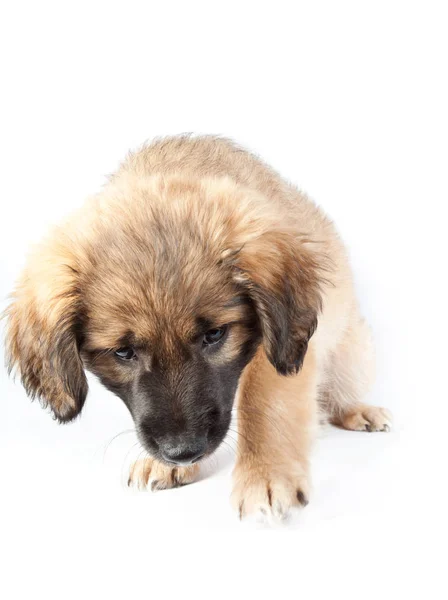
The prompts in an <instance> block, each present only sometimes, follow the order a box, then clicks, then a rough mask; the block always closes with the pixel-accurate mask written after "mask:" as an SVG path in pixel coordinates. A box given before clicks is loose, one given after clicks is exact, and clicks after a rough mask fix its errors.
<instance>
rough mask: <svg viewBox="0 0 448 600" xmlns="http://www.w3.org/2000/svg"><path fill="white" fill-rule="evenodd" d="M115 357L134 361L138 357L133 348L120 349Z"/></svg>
mask: <svg viewBox="0 0 448 600" xmlns="http://www.w3.org/2000/svg"><path fill="white" fill-rule="evenodd" d="M115 356H118V358H121V360H132V359H133V358H136V357H137V355H136V354H135V352H134V349H133V348H119V349H118V350H116V351H115Z"/></svg>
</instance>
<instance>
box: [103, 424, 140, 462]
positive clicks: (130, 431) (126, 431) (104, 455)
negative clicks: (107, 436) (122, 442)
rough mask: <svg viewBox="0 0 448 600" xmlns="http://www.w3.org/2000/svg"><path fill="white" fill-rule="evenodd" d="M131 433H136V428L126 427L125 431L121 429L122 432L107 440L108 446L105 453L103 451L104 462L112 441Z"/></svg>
mask: <svg viewBox="0 0 448 600" xmlns="http://www.w3.org/2000/svg"><path fill="white" fill-rule="evenodd" d="M129 433H135V429H125V430H124V431H121V432H120V433H117V435H114V437H113V438H112V439H111V440H110V441H109V442H107V444H106V447H105V448H104V453H103V462H104V460H105V458H106V452H107V451H108V450H109V448H110V446H111V445H112V443H113V442H114V441H115V440H116V439H118V438H119V437H121V436H122V435H126V434H129Z"/></svg>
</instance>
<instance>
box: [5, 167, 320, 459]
mask: <svg viewBox="0 0 448 600" xmlns="http://www.w3.org/2000/svg"><path fill="white" fill-rule="evenodd" d="M266 206H267V204H266V203H263V200H262V199H261V198H260V197H257V196H254V195H253V194H252V193H251V192H249V191H247V190H241V189H239V188H237V187H236V186H235V185H234V184H232V183H231V182H229V181H226V180H223V181H221V182H217V181H212V182H210V181H202V182H200V183H195V182H191V181H185V180H179V179H178V178H177V179H173V180H168V181H167V180H158V179H155V180H154V181H152V183H151V184H150V185H149V184H146V185H145V188H141V187H138V186H135V185H133V186H130V185H129V184H128V183H127V184H126V185H125V186H121V187H120V185H117V184H116V183H114V184H113V185H112V184H111V186H110V188H109V189H108V190H107V194H106V196H105V197H104V196H103V197H102V198H101V199H99V200H98V201H97V202H96V203H93V204H92V205H91V207H90V211H89V213H88V216H86V213H85V212H84V213H83V215H81V217H78V218H77V219H75V221H72V222H71V224H70V225H69V226H68V227H67V228H63V229H62V230H59V231H57V232H56V233H55V234H54V235H53V236H52V237H51V239H50V240H49V242H48V243H46V244H45V245H43V246H41V248H40V250H39V251H38V252H36V253H35V255H34V257H33V259H32V261H31V262H30V264H29V266H28V268H27V270H26V273H25V275H24V277H23V279H22V280H21V282H20V284H19V286H18V288H17V290H16V293H15V298H14V301H13V303H12V304H11V306H10V307H9V309H8V313H7V314H8V317H9V327H8V334H7V349H8V354H9V362H10V366H11V368H12V367H15V366H16V367H18V370H19V372H20V375H21V379H22V382H23V384H24V386H25V388H26V390H27V392H28V394H29V395H30V396H32V397H34V396H37V397H39V398H40V399H41V400H42V401H43V402H44V403H45V404H48V405H49V406H50V407H51V409H52V411H53V413H54V415H55V416H56V418H57V419H58V420H60V421H69V420H71V419H73V418H74V417H76V416H77V415H78V414H79V412H80V411H81V409H82V406H83V404H84V400H85V397H86V394H87V381H86V377H85V374H84V368H87V369H88V370H90V371H92V372H93V373H94V374H95V375H97V376H98V377H99V379H100V380H101V381H102V383H103V384H104V385H105V386H106V387H107V388H108V389H110V390H111V391H112V392H114V393H115V394H116V395H117V396H119V397H120V398H121V399H122V400H123V401H124V402H125V404H126V406H127V407H128V409H129V410H130V412H131V414H132V417H133V419H134V421H135V424H136V429H137V432H138V434H139V437H140V440H141V442H142V444H143V445H144V447H145V448H146V449H147V450H148V451H149V452H150V453H151V454H152V455H153V456H154V457H155V458H158V459H159V460H162V461H165V462H172V463H176V464H188V463H190V462H193V461H196V460H199V459H200V458H201V457H202V456H204V455H207V454H210V453H211V452H213V450H215V449H216V448H217V447H218V445H219V444H220V443H221V441H222V440H223V438H224V436H225V435H226V433H227V430H228V427H229V423H230V419H231V410H232V407H233V402H234V398H235V394H236V391H237V386H238V381H239V378H240V375H241V373H242V371H243V369H244V368H245V366H246V365H247V364H248V363H249V362H250V360H251V359H252V357H253V356H254V354H255V352H256V351H257V349H258V348H259V346H260V345H262V346H263V349H260V351H264V352H265V353H266V355H267V357H268V359H269V360H270V361H271V363H272V364H273V365H274V367H275V368H276V369H277V371H278V372H279V373H280V374H282V375H288V374H291V373H294V372H297V371H298V370H299V369H300V366H301V364H302V362H303V358H304V356H305V353H306V350H307V343H308V340H309V338H310V336H311V335H312V333H313V331H314V328H315V326H316V320H317V313H318V310H319V305H320V294H319V275H318V271H319V264H318V262H319V261H318V258H317V257H316V254H315V252H314V250H312V249H311V248H310V245H309V244H308V242H306V241H304V240H303V239H301V238H300V236H298V235H296V234H295V233H294V232H293V231H290V230H289V229H288V228H287V227H285V226H284V223H283V222H282V220H281V219H279V218H278V217H277V216H275V217H273V216H272V215H270V213H269V210H268V208H266ZM105 207H106V210H105Z"/></svg>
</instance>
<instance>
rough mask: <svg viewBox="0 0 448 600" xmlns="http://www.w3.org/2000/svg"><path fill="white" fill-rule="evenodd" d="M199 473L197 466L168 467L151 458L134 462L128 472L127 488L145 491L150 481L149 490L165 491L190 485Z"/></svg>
mask: <svg viewBox="0 0 448 600" xmlns="http://www.w3.org/2000/svg"><path fill="white" fill-rule="evenodd" d="M198 471H199V465H197V464H193V465H189V466H188V467H169V466H168V465H165V464H163V463H161V462H159V461H157V460H154V459H153V458H149V457H148V458H142V459H140V460H137V461H135V462H134V463H133V464H132V466H131V470H130V472H129V480H128V485H129V486H131V485H132V486H135V487H137V488H138V489H146V488H147V487H148V483H149V481H150V480H151V490H152V491H153V492H154V491H156V490H166V489H169V488H173V487H179V486H181V485H187V484H188V483H192V481H194V479H195V478H196V476H197V474H198Z"/></svg>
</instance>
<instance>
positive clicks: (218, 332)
mask: <svg viewBox="0 0 448 600" xmlns="http://www.w3.org/2000/svg"><path fill="white" fill-rule="evenodd" d="M226 332H227V325H223V326H222V327H215V328H214V329H209V331H207V333H206V334H205V335H204V339H203V341H202V343H203V345H204V346H212V345H213V344H217V343H218V342H219V341H220V340H222V338H223V337H224V336H225V334H226Z"/></svg>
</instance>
